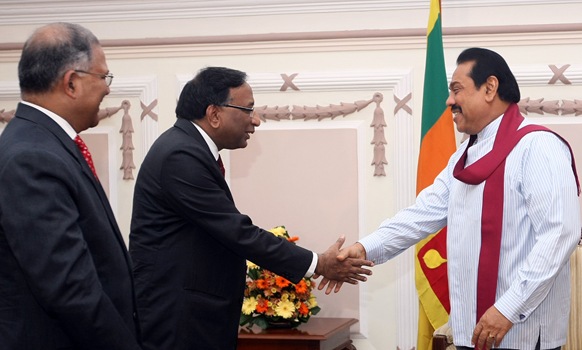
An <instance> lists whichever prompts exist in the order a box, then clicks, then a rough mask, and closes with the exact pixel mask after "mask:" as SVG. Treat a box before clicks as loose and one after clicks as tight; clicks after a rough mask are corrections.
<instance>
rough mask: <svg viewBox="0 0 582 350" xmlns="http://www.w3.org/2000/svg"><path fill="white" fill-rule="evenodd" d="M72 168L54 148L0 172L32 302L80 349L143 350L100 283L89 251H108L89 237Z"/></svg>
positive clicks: (21, 156)
mask: <svg viewBox="0 0 582 350" xmlns="http://www.w3.org/2000/svg"><path fill="white" fill-rule="evenodd" d="M7 169H9V170H7ZM74 171H78V168H77V169H71V164H68V163H65V162H64V161H63V159H62V157H60V156H58V155H56V154H55V153H53V152H50V151H46V150H36V149H33V150H21V151H20V152H16V153H15V154H14V155H13V156H12V158H11V159H10V160H9V161H8V163H7V166H6V168H5V169H4V170H2V171H0V182H1V183H3V184H4V185H5V186H2V188H3V190H2V191H3V193H2V195H1V196H0V198H1V199H0V200H1V201H2V203H1V205H0V207H1V208H2V210H3V213H2V228H3V229H4V231H5V232H4V233H5V235H6V238H7V241H8V244H9V245H10V248H11V250H12V252H13V254H14V257H15V259H16V261H17V263H18V264H19V267H20V269H21V270H22V273H23V274H24V276H25V280H26V283H27V284H28V287H29V289H30V291H31V293H32V294H33V296H34V298H35V299H36V300H37V302H38V303H39V304H40V305H41V307H42V308H43V309H44V310H45V312H46V313H47V314H48V315H49V317H51V318H53V319H55V320H57V321H58V323H59V325H60V326H61V327H62V329H64V331H65V333H66V334H67V336H68V337H69V338H70V339H72V340H73V341H74V342H75V343H76V345H77V346H78V347H79V348H83V349H119V350H121V349H123V350H127V349H139V346H138V344H137V341H136V340H135V336H134V335H133V334H132V332H131V331H130V330H129V329H128V326H127V325H126V323H125V322H124V321H123V319H122V317H121V316H120V315H119V313H118V311H117V309H116V308H115V306H114V305H113V304H112V302H111V300H110V299H109V297H108V296H107V295H106V294H105V293H104V292H103V289H102V286H101V283H100V281H99V279H98V275H97V271H96V267H95V265H94V262H93V259H92V255H91V253H93V254H95V253H98V254H103V253H106V252H89V249H88V247H87V243H86V241H85V240H84V235H83V232H82V231H81V227H80V226H79V222H80V221H82V220H83V218H82V217H80V215H79V210H78V206H79V205H81V204H80V203H78V197H77V196H76V195H77V193H76V191H78V186H80V184H79V181H82V179H81V178H80V177H79V174H76V173H74ZM6 184H9V185H6ZM103 234H107V232H104V233H103Z"/></svg>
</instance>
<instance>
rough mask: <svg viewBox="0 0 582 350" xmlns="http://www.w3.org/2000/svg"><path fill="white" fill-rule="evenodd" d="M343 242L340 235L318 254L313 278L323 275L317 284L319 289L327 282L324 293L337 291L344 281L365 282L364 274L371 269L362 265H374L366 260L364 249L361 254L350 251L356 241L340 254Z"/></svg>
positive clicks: (351, 282) (368, 273) (343, 238)
mask: <svg viewBox="0 0 582 350" xmlns="http://www.w3.org/2000/svg"><path fill="white" fill-rule="evenodd" d="M344 242H345V237H344V236H341V237H340V238H338V240H337V241H336V242H335V243H334V244H332V245H331V247H329V248H328V249H327V250H326V251H325V252H324V253H323V254H319V255H318V262H317V267H316V268H315V275H314V278H315V279H316V278H318V277H319V276H323V277H324V278H323V279H322V281H321V283H320V284H319V286H318V289H319V290H322V289H323V288H324V287H325V286H326V285H328V284H329V285H328V287H327V289H326V291H325V294H329V293H331V291H332V290H334V292H335V293H337V292H339V290H340V289H341V286H342V285H343V283H344V282H347V283H350V284H357V283H358V281H362V282H365V281H366V280H367V278H366V276H369V275H372V271H371V270H369V269H367V268H364V267H363V266H369V267H372V266H374V263H372V262H371V261H368V260H366V254H365V251H364V253H363V256H362V254H361V253H356V252H355V251H354V252H352V248H354V246H355V245H356V244H357V243H356V244H354V245H353V246H351V247H349V248H346V249H345V250H342V251H341V254H340V248H341V246H342V245H343V244H344ZM360 246H361V245H360ZM362 250H363V247H362Z"/></svg>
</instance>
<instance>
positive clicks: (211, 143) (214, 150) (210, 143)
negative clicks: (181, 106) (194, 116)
mask: <svg viewBox="0 0 582 350" xmlns="http://www.w3.org/2000/svg"><path fill="white" fill-rule="evenodd" d="M192 124H194V126H195V127H196V129H198V131H199V132H200V135H202V138H203V139H204V141H206V144H207V145H208V148H209V149H210V152H212V155H213V156H214V159H215V160H218V147H217V146H216V144H215V143H214V141H212V139H211V138H210V136H208V134H207V133H206V131H204V130H203V129H202V128H201V127H200V126H199V125H198V124H196V123H194V121H192Z"/></svg>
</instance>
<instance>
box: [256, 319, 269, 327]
mask: <svg viewBox="0 0 582 350" xmlns="http://www.w3.org/2000/svg"><path fill="white" fill-rule="evenodd" d="M254 321H255V324H256V325H257V326H259V327H261V329H267V327H268V326H269V324H268V323H267V320H265V319H264V318H262V317H256V318H255V319H254Z"/></svg>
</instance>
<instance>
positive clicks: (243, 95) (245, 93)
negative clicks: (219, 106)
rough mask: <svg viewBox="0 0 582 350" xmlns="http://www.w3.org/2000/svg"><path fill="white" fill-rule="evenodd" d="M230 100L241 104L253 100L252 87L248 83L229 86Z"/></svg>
mask: <svg viewBox="0 0 582 350" xmlns="http://www.w3.org/2000/svg"><path fill="white" fill-rule="evenodd" d="M230 100H231V102H239V103H241V104H243V103H246V104H249V103H252V102H253V89H252V88H251V86H250V85H249V84H248V83H244V84H242V85H241V86H239V87H235V88H230Z"/></svg>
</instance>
